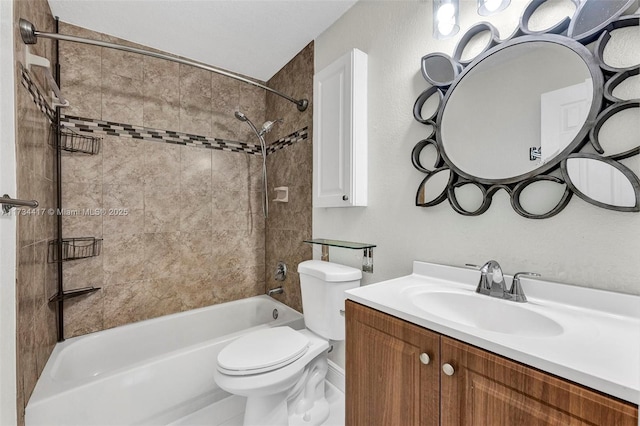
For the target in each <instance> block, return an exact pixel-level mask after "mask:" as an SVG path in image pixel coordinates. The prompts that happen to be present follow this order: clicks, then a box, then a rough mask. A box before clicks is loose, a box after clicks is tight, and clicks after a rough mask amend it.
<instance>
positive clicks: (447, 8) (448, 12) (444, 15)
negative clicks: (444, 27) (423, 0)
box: [436, 3, 456, 22]
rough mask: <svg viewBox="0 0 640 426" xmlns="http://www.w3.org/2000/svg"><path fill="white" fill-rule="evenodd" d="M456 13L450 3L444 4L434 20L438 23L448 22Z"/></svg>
mask: <svg viewBox="0 0 640 426" xmlns="http://www.w3.org/2000/svg"><path fill="white" fill-rule="evenodd" d="M455 13H456V8H455V6H454V5H453V4H451V3H444V4H442V5H441V6H440V7H439V8H438V13H437V14H436V19H437V20H438V22H444V21H450V20H451V19H453V17H454V16H455Z"/></svg>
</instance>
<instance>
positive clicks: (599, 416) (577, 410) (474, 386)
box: [441, 336, 638, 426]
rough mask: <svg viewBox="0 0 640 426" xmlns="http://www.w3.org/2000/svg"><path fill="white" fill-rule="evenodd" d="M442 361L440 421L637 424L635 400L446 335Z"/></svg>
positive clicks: (506, 425)
mask: <svg viewBox="0 0 640 426" xmlns="http://www.w3.org/2000/svg"><path fill="white" fill-rule="evenodd" d="M441 359H442V362H446V363H449V364H451V365H452V366H453V367H454V369H455V374H454V375H452V376H443V378H442V402H441V413H442V414H441V415H442V425H443V426H450V425H451V426H452V425H456V426H458V425H474V426H483V425H486V426H513V425H527V426H530V425H531V426H538V425H540V426H542V425H545V426H547V425H548V426H567V425H593V426H609V425H611V426H627V425H628V426H637V425H638V410H637V407H634V406H633V405H631V404H627V403H624V402H621V401H619V400H616V399H613V398H609V397H607V396H605V395H602V394H600V393H598V392H595V391H592V390H590V389H587V388H584V387H582V386H579V385H576V384H573V383H571V382H568V381H566V380H563V379H559V378H557V377H555V376H551V375H549V374H546V373H543V372H541V371H538V370H536V369H533V368H530V367H527V366H525V365H522V364H519V363H517V362H514V361H510V360H508V359H506V358H503V357H501V356H498V355H495V354H492V353H489V352H486V351H484V350H481V349H478V348H475V347H473V346H470V345H467V344H465V343H462V342H459V341H457V340H454V339H450V338H448V337H444V336H443V337H442V339H441Z"/></svg>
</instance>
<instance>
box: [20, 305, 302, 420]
mask: <svg viewBox="0 0 640 426" xmlns="http://www.w3.org/2000/svg"><path fill="white" fill-rule="evenodd" d="M274 309H277V314H278V315H277V319H274V315H273V312H274ZM279 325H289V326H290V327H292V328H295V329H301V328H303V327H304V321H303V317H302V315H301V314H300V313H299V312H297V311H295V310H293V309H291V308H289V307H287V306H286V305H283V304H282V303H279V302H277V301H276V300H274V299H272V298H270V297H268V296H256V297H251V298H248V299H242V300H238V301H235V302H229V303H223V304H220V305H215V306H210V307H206V308H202V309H196V310H192V311H187V312H182V313H178V314H173V315H167V316H163V317H160V318H156V319H152V320H147V321H142V322H138V323H135V324H129V325H125V326H122V327H117V328H113V329H110V330H104V331H100V332H97V333H93V334H89V335H86V336H80V337H74V338H72V339H69V340H67V341H65V342H62V343H58V344H57V345H56V347H55V348H54V350H53V353H52V354H51V357H50V358H49V361H48V362H47V365H46V366H45V368H44V371H43V372H42V375H41V377H40V379H38V383H37V385H36V387H35V390H34V391H33V394H32V396H31V398H30V399H29V403H28V404H27V408H26V414H25V422H26V425H27V426H36V425H47V426H53V425H78V426H90V425H109V426H115V425H154V426H156V425H166V424H168V423H171V422H173V421H175V420H177V419H180V418H182V417H184V416H186V415H188V414H189V413H192V412H194V411H196V410H198V409H200V408H203V407H205V406H207V405H210V404H212V403H214V402H216V401H219V400H221V399H223V398H225V397H227V396H228V394H227V393H225V392H224V391H222V390H221V389H220V388H218V387H217V386H216V384H215V382H214V380H213V371H214V369H215V365H216V357H217V355H218V352H219V351H220V350H221V349H222V348H223V347H224V346H225V345H226V344H228V343H229V342H230V341H232V340H233V339H235V338H237V337H238V336H240V335H242V334H243V333H246V332H247V331H250V330H255V329H258V328H263V327H274V326H279Z"/></svg>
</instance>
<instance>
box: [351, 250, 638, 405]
mask: <svg viewBox="0 0 640 426" xmlns="http://www.w3.org/2000/svg"><path fill="white" fill-rule="evenodd" d="M479 278H480V272H479V271H475V270H470V269H465V268H457V267H450V266H443V265H436V264H430V263H426V262H414V268H413V274H411V275H407V276H405V277H401V278H397V279H393V280H389V281H384V282H380V283H377V284H371V285H367V286H364V287H359V288H357V289H353V290H349V291H347V292H346V293H347V299H350V300H353V301H354V302H358V303H361V304H363V305H366V306H369V307H371V308H374V309H377V310H379V311H382V312H385V313H387V314H390V315H393V316H395V317H398V318H401V319H403V320H406V321H408V322H411V323H413V324H416V325H419V326H422V327H425V328H428V329H430V330H433V331H436V332H438V333H441V334H444V335H446V336H449V337H452V338H454V339H458V340H461V341H463V342H466V343H469V344H471V345H474V346H478V347H480V348H483V349H486V350H488V351H491V352H494V353H496V354H499V355H502V356H505V357H507V358H511V359H513V360H516V361H519V362H522V363H524V364H527V365H530V366H532V367H536V368H538V369H541V370H544V371H546V372H549V373H551V374H555V375H557V376H559V377H563V378H565V379H568V380H571V381H573V382H576V383H579V384H582V385H584V386H587V387H590V388H593V389H596V390H598V391H601V392H604V393H606V394H609V395H612V396H615V397H618V398H620V399H623V400H625V401H629V402H632V403H635V404H638V402H639V401H640V296H633V295H626V294H621V293H614V292H608V291H602V290H596V289H589V288H584V287H577V286H571V285H566V284H558V283H552V282H548V281H543V280H533V279H526V278H522V279H521V282H522V287H523V289H524V292H525V294H526V296H527V298H528V302H527V303H525V304H521V305H522V307H523V308H524V309H529V310H531V311H535V312H538V313H540V314H543V315H544V316H546V317H547V318H550V319H552V320H554V321H556V322H557V323H558V324H560V325H561V326H562V328H563V331H562V333H560V334H558V335H555V336H547V337H531V336H528V337H527V336H521V335H518V334H505V333H500V332H495V331H488V330H484V329H480V328H476V327H473V326H468V325H463V324H461V323H458V322H453V321H450V320H447V319H446V318H443V317H438V316H435V315H432V314H430V313H429V312H426V311H425V310H423V309H420V308H419V307H417V306H416V305H415V304H414V303H413V302H412V297H411V295H412V294H415V292H416V291H421V290H425V291H434V290H436V291H454V292H459V293H467V294H471V293H474V292H475V288H476V285H477V283H478V280H479ZM510 278H511V277H509V279H508V280H507V282H510ZM481 297H489V296H481ZM495 300H497V301H498V302H500V303H509V304H515V303H516V302H511V301H503V300H498V299H495ZM518 305H520V304H518ZM487 315H491V312H487Z"/></svg>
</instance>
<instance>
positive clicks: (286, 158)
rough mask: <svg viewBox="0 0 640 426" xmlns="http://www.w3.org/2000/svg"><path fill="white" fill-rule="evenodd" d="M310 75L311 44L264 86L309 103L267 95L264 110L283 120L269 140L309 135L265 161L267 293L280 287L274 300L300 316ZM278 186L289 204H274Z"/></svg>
mask: <svg viewBox="0 0 640 426" xmlns="http://www.w3.org/2000/svg"><path fill="white" fill-rule="evenodd" d="M313 72H314V66H313V42H311V43H310V44H309V45H307V46H306V47H305V48H304V49H302V50H301V51H300V53H298V55H296V56H295V57H294V58H293V59H292V60H291V61H290V62H289V63H288V64H287V65H286V66H284V67H283V68H282V69H281V70H280V71H279V72H278V73H277V74H276V75H275V76H273V77H272V78H271V79H270V80H269V82H268V85H269V86H270V87H273V88H274V89H277V90H280V91H282V92H284V93H287V94H289V95H291V96H293V97H294V98H296V99H301V98H306V99H308V100H309V107H308V108H307V110H306V111H304V112H299V111H298V110H297V109H296V108H295V106H292V105H291V103H290V102H287V101H286V100H283V99H282V98H280V97H278V96H275V95H273V94H271V93H268V94H267V108H266V117H267V119H268V120H273V119H276V118H284V123H282V124H281V125H278V126H277V127H276V128H275V129H274V130H273V131H272V132H271V133H269V136H268V141H273V140H277V139H279V138H281V137H283V136H284V135H287V134H290V133H291V132H294V131H296V130H298V129H303V128H305V127H306V128H307V129H308V134H309V137H308V139H306V140H304V141H301V142H297V143H295V144H293V145H292V146H289V147H287V148H285V149H282V150H279V151H275V152H274V153H273V154H271V155H269V156H268V157H267V173H268V182H269V218H268V219H267V224H266V248H267V252H266V263H265V271H266V277H265V282H266V286H267V288H268V289H269V288H274V287H278V286H280V285H282V286H283V288H284V294H282V295H278V296H275V297H276V298H277V299H280V300H281V301H283V302H284V303H286V304H287V305H289V306H291V307H293V308H294V309H297V310H299V311H302V301H301V299H300V280H299V277H298V272H297V269H298V263H300V262H301V261H303V260H308V259H311V258H312V249H311V246H310V245H309V244H306V243H303V241H304V240H305V239H310V238H311V212H312V207H311V202H312V198H311V196H312V172H311V171H312V165H313V148H312V140H311V135H312V134H313V129H312V125H313V102H312V94H313ZM280 186H287V187H289V202H288V203H280V202H274V201H273V199H274V198H275V192H274V190H273V188H277V187H280ZM278 261H283V262H285V264H286V265H287V268H288V270H289V274H288V276H287V279H286V280H285V281H284V282H278V281H276V280H275V278H274V277H275V270H276V266H277V264H278Z"/></svg>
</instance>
